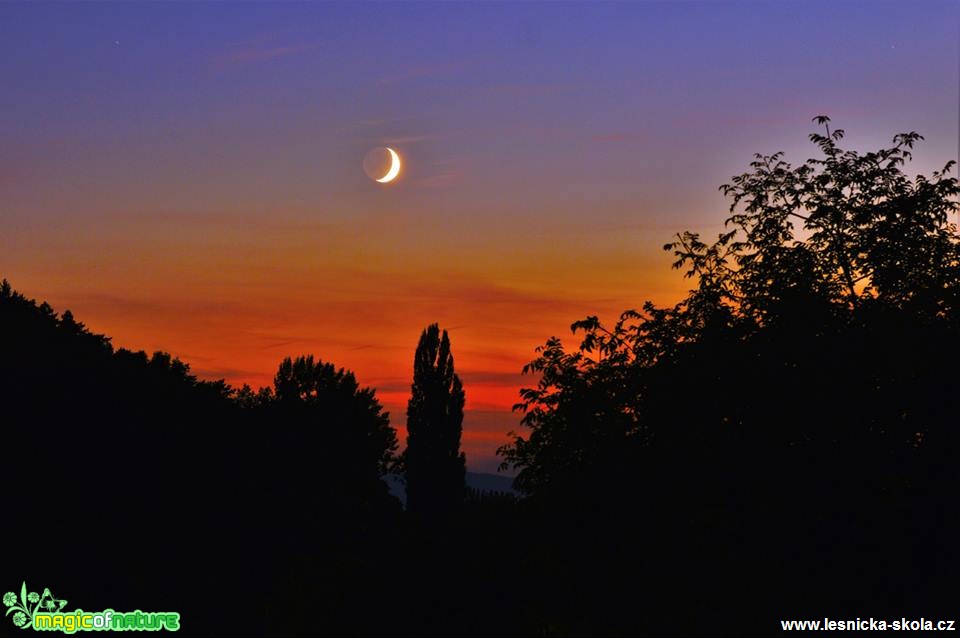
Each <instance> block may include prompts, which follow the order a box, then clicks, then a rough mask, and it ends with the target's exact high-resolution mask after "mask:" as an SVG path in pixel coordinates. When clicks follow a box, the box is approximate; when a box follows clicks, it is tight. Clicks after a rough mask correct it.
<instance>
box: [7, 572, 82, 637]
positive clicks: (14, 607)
mask: <svg viewBox="0 0 960 638" xmlns="http://www.w3.org/2000/svg"><path fill="white" fill-rule="evenodd" d="M3 604H4V605H5V606H6V607H7V612H6V614H5V615H6V616H9V615H10V614H13V618H12V619H11V620H13V624H14V625H16V626H17V627H20V628H21V629H27V628H28V627H32V626H33V619H34V616H35V615H36V613H37V612H38V611H62V610H63V608H64V606H65V605H66V604H67V601H65V600H57V599H56V598H54V597H53V594H51V593H50V590H49V589H46V588H45V589H44V590H43V595H42V596H41V595H40V594H38V593H37V592H35V591H31V592H28V591H27V583H26V582H23V583H22V584H21V585H20V599H19V600H17V595H16V594H15V593H13V592H12V591H9V592H7V593H5V594H4V595H3Z"/></svg>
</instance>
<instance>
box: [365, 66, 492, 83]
mask: <svg viewBox="0 0 960 638" xmlns="http://www.w3.org/2000/svg"><path fill="white" fill-rule="evenodd" d="M471 64H473V61H472V60H460V61H450V62H438V63H435V64H417V65H413V66H409V67H406V68H401V69H397V70H395V71H393V72H392V73H391V74H390V75H386V76H384V77H381V78H380V79H379V80H377V83H378V84H382V85H389V84H397V83H399V82H406V81H410V80H417V79H420V78H425V77H430V76H434V75H440V74H444V73H452V72H454V71H462V70H464V69H466V68H468V67H469V66H470V65H471Z"/></svg>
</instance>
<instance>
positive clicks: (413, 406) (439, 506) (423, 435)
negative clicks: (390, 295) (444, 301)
mask: <svg viewBox="0 0 960 638" xmlns="http://www.w3.org/2000/svg"><path fill="white" fill-rule="evenodd" d="M412 390H413V392H412V396H411V397H410V402H409V403H408V404H407V449H406V452H405V453H404V459H405V466H406V478H407V481H406V483H407V508H408V509H409V510H410V511H412V512H420V513H423V514H428V515H436V514H442V513H444V512H448V511H450V510H451V509H453V508H454V507H455V506H456V505H457V504H458V503H459V502H460V501H461V500H462V498H463V493H464V475H465V472H466V456H465V455H464V454H463V452H461V451H460V435H461V433H462V432H463V404H464V392H463V385H462V384H461V383H460V377H458V376H457V375H456V373H455V372H454V369H453V355H452V354H451V353H450V338H449V336H448V335H447V331H446V330H444V331H443V334H442V336H441V333H440V327H439V326H438V325H437V324H433V325H431V326H429V327H428V328H427V329H426V330H424V331H423V333H422V334H421V335H420V343H419V344H418V345H417V353H416V355H415V357H414V361H413V388H412Z"/></svg>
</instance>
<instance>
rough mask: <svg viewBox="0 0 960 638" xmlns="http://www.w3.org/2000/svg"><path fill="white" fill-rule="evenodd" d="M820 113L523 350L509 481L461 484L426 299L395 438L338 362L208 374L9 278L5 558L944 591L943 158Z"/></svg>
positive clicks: (264, 605)
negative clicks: (638, 289)
mask: <svg viewBox="0 0 960 638" xmlns="http://www.w3.org/2000/svg"><path fill="white" fill-rule="evenodd" d="M816 122H817V124H818V127H819V128H818V132H816V133H813V134H812V135H811V136H810V139H811V141H812V142H813V144H814V145H815V146H816V148H817V151H818V157H817V158H815V159H811V160H807V161H806V162H804V163H803V164H800V165H799V166H792V165H790V164H788V163H787V162H786V161H785V160H784V158H783V156H782V155H781V154H779V153H778V154H774V155H769V156H766V155H757V156H756V157H755V159H754V161H753V162H752V163H751V164H750V167H749V170H748V171H747V172H745V173H743V174H742V175H739V176H736V177H734V178H733V179H732V181H731V182H730V184H728V185H725V186H723V187H722V190H723V193H724V194H725V196H726V197H727V198H729V201H730V213H729V216H728V218H727V219H726V225H725V228H724V231H723V232H722V233H721V234H720V235H719V236H718V237H717V238H716V239H715V240H705V239H702V238H701V237H700V236H699V235H697V234H695V233H691V232H681V233H679V234H678V235H677V236H676V238H675V241H673V242H671V243H670V244H668V245H667V246H666V247H665V248H666V249H667V250H668V251H671V252H672V253H673V254H674V255H675V256H676V262H675V264H674V266H675V267H676V268H678V269H682V270H683V272H684V273H685V274H686V276H687V277H689V278H690V280H691V281H692V283H693V285H692V289H691V290H690V292H689V294H688V295H687V296H686V297H685V298H684V299H682V300H681V301H680V302H679V303H677V304H676V305H674V306H672V307H657V306H655V305H653V304H651V303H647V304H645V305H644V306H643V307H642V310H639V311H635V310H629V311H626V312H624V313H623V314H622V316H621V317H620V318H619V320H618V321H616V322H615V323H614V324H612V325H606V324H604V323H603V322H601V321H600V320H599V319H598V318H597V317H593V316H591V317H587V318H585V319H583V320H580V321H577V322H575V323H574V324H573V325H572V330H573V332H574V334H575V339H576V342H577V343H575V344H574V345H572V346H571V345H569V344H566V343H564V342H563V341H562V340H561V339H559V338H557V337H551V338H550V339H548V340H547V341H546V342H545V343H544V345H543V346H542V347H541V348H539V349H538V351H537V352H536V356H535V358H534V360H533V361H531V362H530V363H529V364H528V365H527V366H526V368H525V369H524V372H526V373H529V374H531V377H530V378H531V380H532V387H529V388H526V389H524V390H522V391H521V394H520V400H519V403H518V405H517V411H518V419H519V420H520V423H519V426H520V427H519V428H518V432H517V433H511V438H510V442H509V443H507V444H506V445H504V446H503V447H502V448H501V449H500V450H499V454H500V455H501V458H502V460H503V467H504V469H510V470H513V471H515V472H516V473H517V475H516V480H515V486H516V488H517V489H518V490H519V491H520V492H521V493H522V495H523V496H522V497H521V498H514V497H512V496H509V495H504V494H489V493H485V494H482V493H479V492H476V491H472V490H470V489H468V488H465V487H464V483H463V481H464V478H463V477H464V458H463V456H462V453H460V451H459V440H460V432H461V428H462V418H463V413H462V410H463V400H464V391H466V392H469V388H466V389H464V388H463V387H462V385H461V384H460V380H459V377H458V376H457V375H456V374H455V373H454V370H453V357H452V349H453V346H452V345H451V343H450V339H449V337H448V335H447V334H446V332H445V331H444V332H443V333H441V331H440V328H439V326H437V325H435V324H434V325H431V326H429V327H428V328H427V329H426V330H425V331H424V333H423V335H421V340H420V343H419V346H418V348H417V353H416V360H415V365H414V378H413V386H412V388H413V392H412V394H413V398H412V399H411V402H410V405H409V407H408V410H407V424H408V430H409V435H410V438H409V440H408V447H407V448H406V451H405V452H404V453H403V454H401V453H399V451H398V450H399V442H398V440H397V436H396V432H395V430H394V428H393V427H392V426H391V421H390V415H388V414H387V413H385V412H384V410H383V407H382V406H381V404H380V402H379V401H378V399H377V397H376V393H375V390H374V389H371V388H365V387H362V386H361V385H360V384H359V383H358V381H357V379H356V378H355V376H354V375H353V373H351V372H350V371H347V370H344V369H342V368H337V367H336V366H335V365H333V364H331V363H329V362H324V361H321V360H319V359H315V358H314V357H313V356H299V357H296V358H287V359H284V360H283V361H282V362H281V363H280V364H279V366H278V369H277V373H276V376H275V378H274V383H273V385H272V387H269V388H262V389H259V390H253V389H252V388H249V387H246V386H245V387H243V388H239V389H237V388H231V387H230V386H228V385H227V384H225V383H224V382H222V381H217V382H211V381H202V380H199V379H197V378H196V377H195V376H193V375H191V374H190V370H189V367H188V366H187V365H186V364H185V363H183V362H181V361H179V360H177V359H174V358H171V357H170V356H169V355H167V354H165V353H162V352H157V353H154V354H152V355H149V356H148V355H147V354H146V353H144V352H131V351H129V350H125V349H122V348H114V347H113V345H112V344H111V341H110V339H109V338H108V337H106V336H104V335H100V334H96V333H94V332H91V331H90V330H89V329H87V328H86V327H85V326H84V324H82V323H80V322H78V321H77V320H76V319H75V318H74V317H73V315H72V314H71V313H70V312H69V311H65V312H63V313H62V314H58V313H57V312H55V311H54V309H53V308H51V307H50V306H49V305H48V304H46V303H37V302H36V301H34V300H32V299H29V298H27V297H25V296H24V295H23V294H21V293H19V292H17V291H15V290H13V289H12V287H11V285H10V284H9V283H8V282H7V281H6V280H4V281H3V284H2V286H0V414H2V417H0V422H2V424H3V449H4V463H3V470H2V473H3V475H2V485H3V486H4V490H3V493H4V495H5V497H6V499H5V501H4V505H5V508H6V517H5V524H4V527H3V529H4V532H3V536H2V538H3V545H2V547H3V549H4V570H3V571H4V573H5V574H8V575H9V576H10V577H11V578H15V579H17V583H18V582H19V580H20V579H26V580H28V581H36V582H37V583H41V582H42V583H49V584H50V586H51V587H52V588H54V589H55V591H57V593H58V594H61V595H66V597H67V598H69V599H70V603H71V607H70V608H71V609H75V608H78V607H82V608H84V609H93V608H102V607H105V606H107V605H110V606H112V607H113V608H115V609H173V610H178V611H180V612H181V613H182V625H183V630H182V631H185V632H186V633H187V635H191V636H193V635H196V636H228V635H229V636H236V635H245V636H246V635H250V636H300V635H336V636H354V635H383V634H391V635H424V636H432V635H447V636H458V635H462V636H489V635H494V634H496V635H516V636H626V635H631V636H635V635H671V636H672V635H676V636H680V635H701V634H703V633H706V632H711V635H752V634H756V633H760V634H764V635H765V634H768V633H773V632H774V631H779V624H778V623H777V619H781V618H823V617H824V616H831V617H838V618H840V617H843V618H845V617H848V616H851V615H852V617H857V616H861V617H868V616H870V615H871V614H873V615H875V616H876V615H881V614H889V615H891V616H897V617H899V616H901V615H903V616H908V617H910V616H911V615H912V614H916V615H917V616H918V617H919V616H920V615H925V616H926V617H928V618H929V617H937V615H938V614H939V615H940V616H941V617H950V614H951V613H952V612H953V611H955V603H956V596H955V591H954V590H955V587H954V586H953V584H952V583H953V581H954V580H955V574H956V571H957V567H958V566H960V562H958V559H960V555H958V554H960V543H958V542H957V538H960V513H958V510H957V508H956V507H955V503H956V494H957V490H958V488H960V469H958V464H957V458H958V453H960V435H958V432H957V428H956V426H957V418H956V413H955V408H954V407H953V405H952V403H951V398H952V397H953V396H954V392H953V390H954V388H955V386H956V383H957V381H956V380H955V378H954V375H955V372H956V370H957V361H958V360H960V236H958V233H957V228H956V226H954V225H953V224H952V223H951V222H950V215H951V214H952V213H955V212H956V210H957V204H956V203H955V199H956V198H957V196H958V195H960V188H958V182H957V180H956V179H955V178H953V177H950V176H949V172H950V171H951V169H952V168H953V162H950V163H948V164H947V165H946V167H945V168H944V169H943V170H942V171H938V172H934V173H933V174H932V175H930V176H922V175H921V176H917V177H915V178H913V179H911V178H910V177H909V176H908V175H907V174H906V173H905V172H904V171H905V164H906V163H907V162H908V161H909V160H910V158H911V150H912V148H913V146H914V145H915V144H917V143H918V142H919V141H921V140H922V137H921V136H919V135H917V134H916V133H907V134H901V135H897V136H896V137H894V139H893V143H892V145H891V146H889V147H887V148H883V149H880V150H878V151H874V152H868V153H858V152H854V151H850V150H844V149H843V148H842V147H841V142H842V138H843V132H842V131H841V130H833V129H831V128H830V122H829V119H828V118H825V117H819V118H816ZM411 345H413V344H411ZM391 473H401V474H405V475H406V477H407V490H408V495H409V504H410V508H409V509H404V508H403V507H402V506H401V504H400V502H399V501H398V500H397V499H396V498H394V497H393V496H391V495H390V494H389V492H388V490H387V486H386V483H385V482H384V481H383V480H382V479H383V477H384V476H385V475H387V474H391ZM17 583H14V582H13V581H11V582H10V583H8V585H9V586H10V587H12V586H13V585H15V584H17ZM57 588H59V589H57ZM67 592H69V594H68V593H67ZM951 605H952V607H951Z"/></svg>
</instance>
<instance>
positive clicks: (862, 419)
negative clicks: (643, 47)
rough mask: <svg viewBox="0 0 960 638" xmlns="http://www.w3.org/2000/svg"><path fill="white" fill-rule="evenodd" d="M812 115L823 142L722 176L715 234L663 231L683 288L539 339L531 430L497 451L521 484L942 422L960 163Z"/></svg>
mask: <svg viewBox="0 0 960 638" xmlns="http://www.w3.org/2000/svg"><path fill="white" fill-rule="evenodd" d="M815 121H816V122H817V123H818V124H819V125H821V126H822V127H823V132H822V133H819V132H818V133H813V134H811V135H810V140H811V141H812V142H813V143H814V144H815V145H816V147H817V149H818V150H819V153H820V156H819V157H817V158H814V159H810V160H807V161H806V162H804V163H803V164H801V165H800V166H797V167H794V166H792V165H791V164H789V163H787V162H786V161H785V160H784V159H783V155H782V154H781V153H775V154H773V155H756V156H755V159H754V161H753V162H751V164H750V171H748V172H746V173H743V174H741V175H738V176H736V177H734V178H733V179H732V181H731V182H730V183H729V184H726V185H724V186H722V187H721V190H722V191H723V192H724V194H725V195H726V196H728V197H729V198H730V200H731V204H730V209H729V211H730V214H729V216H728V217H727V219H726V228H725V230H724V231H723V232H722V233H720V234H719V236H718V237H717V239H716V240H715V241H713V242H712V243H708V242H705V241H703V240H702V239H701V238H700V236H699V235H698V234H697V233H693V232H684V233H680V234H678V235H677V237H676V239H675V240H674V241H673V242H671V243H669V244H667V245H666V246H665V249H666V250H668V251H672V252H673V253H674V255H675V256H676V261H675V263H674V267H675V268H678V269H683V270H684V273H685V275H686V277H688V278H691V279H693V280H694V282H695V284H696V285H695V287H694V288H693V289H692V290H691V291H690V292H689V294H688V295H687V297H686V298H685V299H683V300H682V301H681V302H680V303H678V304H676V305H675V306H673V307H670V308H658V307H655V306H654V305H653V304H650V303H648V304H646V305H645V306H644V308H643V312H636V311H632V310H630V311H627V312H625V313H623V315H622V316H621V317H620V319H619V321H618V322H616V324H615V325H613V326H612V327H607V326H604V325H603V324H602V323H601V322H600V321H599V320H598V318H596V317H588V318H587V319H585V320H583V321H578V322H576V323H574V324H573V326H572V330H573V331H574V333H578V334H580V335H581V341H580V344H579V347H577V348H576V349H573V350H568V349H567V348H566V347H565V346H564V344H563V343H562V342H561V340H560V339H558V338H551V339H550V340H548V341H547V342H546V344H545V345H544V346H543V347H541V348H540V349H538V353H537V354H538V356H537V358H536V359H534V360H533V361H532V362H531V363H530V364H528V365H527V366H526V367H525V372H534V373H538V374H539V375H540V379H539V383H538V384H537V386H536V387H533V388H527V389H524V390H523V391H522V392H521V402H520V403H519V404H518V405H517V406H516V408H517V409H518V410H520V411H522V412H523V420H522V424H523V425H524V426H526V427H527V428H528V433H527V434H525V435H517V434H514V437H513V442H512V443H511V444H509V445H507V446H504V447H503V448H501V450H500V453H501V454H502V456H503V459H504V466H514V467H516V468H518V469H519V470H520V472H519V476H518V478H517V484H518V486H519V487H520V488H522V489H523V490H525V491H526V492H528V493H536V492H543V491H545V490H547V489H548V488H550V489H552V487H553V486H559V485H567V484H568V483H569V482H570V481H571V480H576V481H577V482H578V483H581V484H582V481H583V480H586V479H589V480H591V481H604V480H612V479H611V477H610V475H611V472H613V473H615V474H618V475H619V476H623V474H624V473H626V472H628V471H637V470H636V468H637V463H638V462H639V460H640V459H643V458H646V457H644V456H642V454H641V453H640V450H649V449H658V450H661V451H662V449H663V448H664V447H666V448H671V449H677V448H679V447H683V448H684V449H687V450H700V451H701V452H703V453H705V454H709V453H711V452H709V451H710V450H712V451H716V450H720V449H724V450H726V449H728V448H731V447H732V448H734V449H739V450H741V451H742V450H744V449H747V448H750V449H756V448H757V447H762V444H761V442H766V443H771V442H772V443H775V444H777V445H779V446H786V447H790V446H801V447H806V448H808V449H811V448H817V449H823V448H825V447H829V446H830V445H832V444H837V445H840V442H844V441H845V442H848V443H849V444H850V445H851V446H856V447H857V449H860V450H863V449H867V448H870V449H874V448H875V446H877V445H879V446H881V447H882V448H883V449H884V450H885V451H886V452H887V453H891V454H892V453H902V452H903V451H904V450H905V449H909V448H912V447H913V446H914V445H915V444H916V441H918V440H922V439H923V438H924V436H925V433H927V434H929V431H930V430H937V431H940V434H939V436H941V437H945V436H947V433H946V432H942V431H941V430H942V429H943V426H944V421H943V420H938V418H940V419H942V416H943V415H942V414H940V413H938V412H937V409H938V408H937V406H938V403H937V398H936V391H937V390H938V389H939V390H943V389H944V385H943V382H942V380H938V378H937V373H936V372H934V371H935V370H936V371H939V372H940V373H944V372H945V371H946V370H947V369H949V365H950V364H949V360H948V355H947V353H948V352H951V351H953V350H955V346H954V345H953V344H954V343H955V342H956V340H955V339H953V338H952V337H951V336H950V335H954V336H955V335H956V331H957V328H958V325H960V324H958V321H960V314H958V311H960V308H958V307H957V304H958V295H960V242H958V236H957V231H956V227H955V226H954V225H953V224H951V223H950V220H949V216H950V214H951V213H952V212H954V211H956V209H957V204H956V202H955V201H954V200H953V199H952V198H954V197H955V196H957V195H958V193H960V190H958V186H957V180H956V179H955V178H952V177H949V176H948V172H949V171H950V169H951V168H952V166H953V162H950V163H948V164H947V165H946V166H945V167H944V169H943V170H942V171H937V172H934V173H933V174H932V175H931V176H930V177H926V176H923V175H919V176H917V177H915V178H913V179H910V178H909V177H908V175H907V174H906V173H905V172H904V165H905V163H906V162H907V161H909V160H910V159H911V150H912V149H913V147H914V145H915V144H916V143H917V142H918V141H920V140H922V137H921V136H920V135H918V134H916V133H904V134H901V135H897V136H895V137H894V138H893V144H892V146H890V147H888V148H884V149H881V150H878V151H875V152H868V153H858V152H856V151H852V150H844V149H842V148H841V147H840V145H839V144H840V141H841V140H842V138H843V131H842V130H831V129H830V124H829V118H826V117H818V118H816V119H815ZM921 360H923V361H924V363H923V364H920V361H921ZM798 401H800V402H803V404H804V407H801V408H800V409H796V408H793V407H791V408H789V409H787V408H785V407H784V406H788V405H791V404H796V403H797V402H798ZM891 404H895V405H891ZM811 406H816V407H817V409H818V410H819V414H816V413H813V410H811V409H810V408H811ZM778 449H779V448H778ZM767 453H768V452H767V451H764V454H767ZM630 468H632V469H630ZM574 477H576V478H575V479H574Z"/></svg>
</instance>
